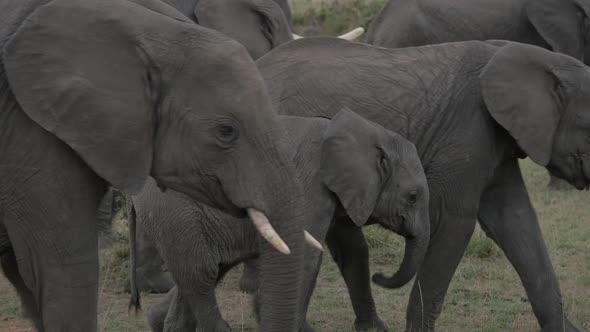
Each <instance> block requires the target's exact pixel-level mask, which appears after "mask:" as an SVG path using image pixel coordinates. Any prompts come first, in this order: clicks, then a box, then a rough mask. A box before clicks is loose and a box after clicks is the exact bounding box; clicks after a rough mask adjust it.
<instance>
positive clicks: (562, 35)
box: [525, 0, 587, 61]
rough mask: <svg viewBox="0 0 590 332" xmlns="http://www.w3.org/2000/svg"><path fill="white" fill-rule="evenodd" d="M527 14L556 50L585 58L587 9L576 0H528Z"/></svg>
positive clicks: (581, 58) (546, 40) (577, 57)
mask: <svg viewBox="0 0 590 332" xmlns="http://www.w3.org/2000/svg"><path fill="white" fill-rule="evenodd" d="M525 11H526V15H527V16H528V18H529V20H530V22H531V23H532V25H533V26H534V27H535V29H536V30H537V32H538V33H539V34H540V35H541V37H543V39H544V40H545V42H547V44H549V46H551V49H552V50H553V51H555V52H559V53H564V54H567V55H570V56H573V57H574V58H576V59H580V60H582V61H583V60H584V44H585V35H586V32H585V31H584V28H583V27H584V20H585V19H587V18H586V17H587V15H586V11H585V10H584V8H583V7H581V6H580V5H579V4H578V3H576V2H575V0H563V1H555V0H529V1H528V2H527V4H526V5H525Z"/></svg>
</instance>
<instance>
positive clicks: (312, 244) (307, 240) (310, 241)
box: [303, 231, 324, 251]
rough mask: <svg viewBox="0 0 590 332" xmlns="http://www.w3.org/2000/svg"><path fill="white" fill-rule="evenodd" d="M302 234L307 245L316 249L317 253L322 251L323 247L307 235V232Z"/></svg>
mask: <svg viewBox="0 0 590 332" xmlns="http://www.w3.org/2000/svg"><path fill="white" fill-rule="evenodd" d="M303 233H304V234H305V242H307V244H308V245H309V246H310V247H312V248H315V249H318V250H319V251H324V247H322V244H321V243H320V242H319V241H318V240H316V239H315V238H314V237H313V236H312V235H311V234H309V232H308V231H303Z"/></svg>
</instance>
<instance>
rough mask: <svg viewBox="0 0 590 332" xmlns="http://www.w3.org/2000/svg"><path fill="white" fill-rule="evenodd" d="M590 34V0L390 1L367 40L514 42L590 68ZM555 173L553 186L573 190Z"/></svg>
mask: <svg viewBox="0 0 590 332" xmlns="http://www.w3.org/2000/svg"><path fill="white" fill-rule="evenodd" d="M417 17H419V18H420V19H416V18H417ZM589 36H590V1H589V0H450V1H437V0H389V1H388V2H387V3H386V4H385V6H384V7H383V8H382V10H381V11H380V12H379V14H378V15H377V17H376V18H375V19H374V21H373V22H372V23H371V25H370V27H369V29H368V31H367V36H366V41H367V42H368V43H369V44H372V45H376V46H381V47H388V48H400V47H408V46H423V45H429V44H439V43H446V42H455V41H468V40H482V41H483V40H492V39H497V40H511V41H516V42H520V43H526V44H532V45H536V46H540V47H543V48H546V49H549V50H552V51H555V52H559V53H564V54H567V55H570V56H573V57H575V58H576V59H578V60H581V61H583V62H584V63H586V64H590V39H589ZM550 175H551V181H550V182H549V186H550V187H551V188H557V189H568V188H571V186H569V185H568V184H567V183H566V182H564V181H563V180H560V179H559V177H557V176H556V174H550Z"/></svg>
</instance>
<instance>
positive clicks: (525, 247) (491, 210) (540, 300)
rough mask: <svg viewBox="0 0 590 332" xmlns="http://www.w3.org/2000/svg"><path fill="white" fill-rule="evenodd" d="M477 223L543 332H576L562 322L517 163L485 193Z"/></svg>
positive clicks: (556, 290) (508, 166)
mask: <svg viewBox="0 0 590 332" xmlns="http://www.w3.org/2000/svg"><path fill="white" fill-rule="evenodd" d="M479 221H480V224H481V226H482V228H483V229H484V231H485V232H486V234H487V235H488V236H489V237H490V238H491V239H493V240H494V241H495V242H496V243H497V244H498V246H500V248H501V249H502V250H503V251H504V253H505V254H506V257H507V258H508V260H510V263H511V264H512V266H514V268H515V269H516V272H517V273H518V276H519V277H520V280H521V281H522V284H523V285H524V288H525V289H526V293H527V296H528V298H529V301H530V303H531V305H532V307H533V312H534V313H535V316H536V317H537V320H538V322H539V324H540V326H541V328H542V331H576V328H575V327H574V326H573V325H572V324H571V323H570V322H569V321H568V320H567V319H566V318H565V314H564V310H563V302H562V298H561V292H560V289H559V284H558V282H557V278H556V277H555V272H554V270H553V266H552V265H551V261H550V259H549V255H548V254H547V248H546V247H545V242H544V240H543V235H542V234H541V229H540V227H539V223H538V221H537V216H536V214H535V211H534V209H533V207H532V205H531V202H530V200H529V196H528V193H527V190H526V187H525V185H524V181H523V179H522V175H521V172H520V168H519V166H518V162H517V161H516V160H510V161H507V162H506V163H505V164H504V165H502V168H501V169H500V171H499V173H498V175H497V176H496V181H495V182H494V183H493V185H492V186H490V187H489V188H488V189H487V190H486V191H485V193H484V195H483V197H482V200H481V204H480V209H479Z"/></svg>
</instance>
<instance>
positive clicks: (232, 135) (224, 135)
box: [217, 123, 238, 144]
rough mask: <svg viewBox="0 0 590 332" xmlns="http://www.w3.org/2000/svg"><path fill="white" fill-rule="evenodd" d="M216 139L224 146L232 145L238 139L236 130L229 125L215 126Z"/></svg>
mask: <svg viewBox="0 0 590 332" xmlns="http://www.w3.org/2000/svg"><path fill="white" fill-rule="evenodd" d="M217 139H219V141H221V142H222V143H224V144H230V143H233V142H234V141H235V140H237V139H238V129H237V128H236V127H235V126H233V125H231V124H227V123H224V124H219V125H217Z"/></svg>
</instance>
